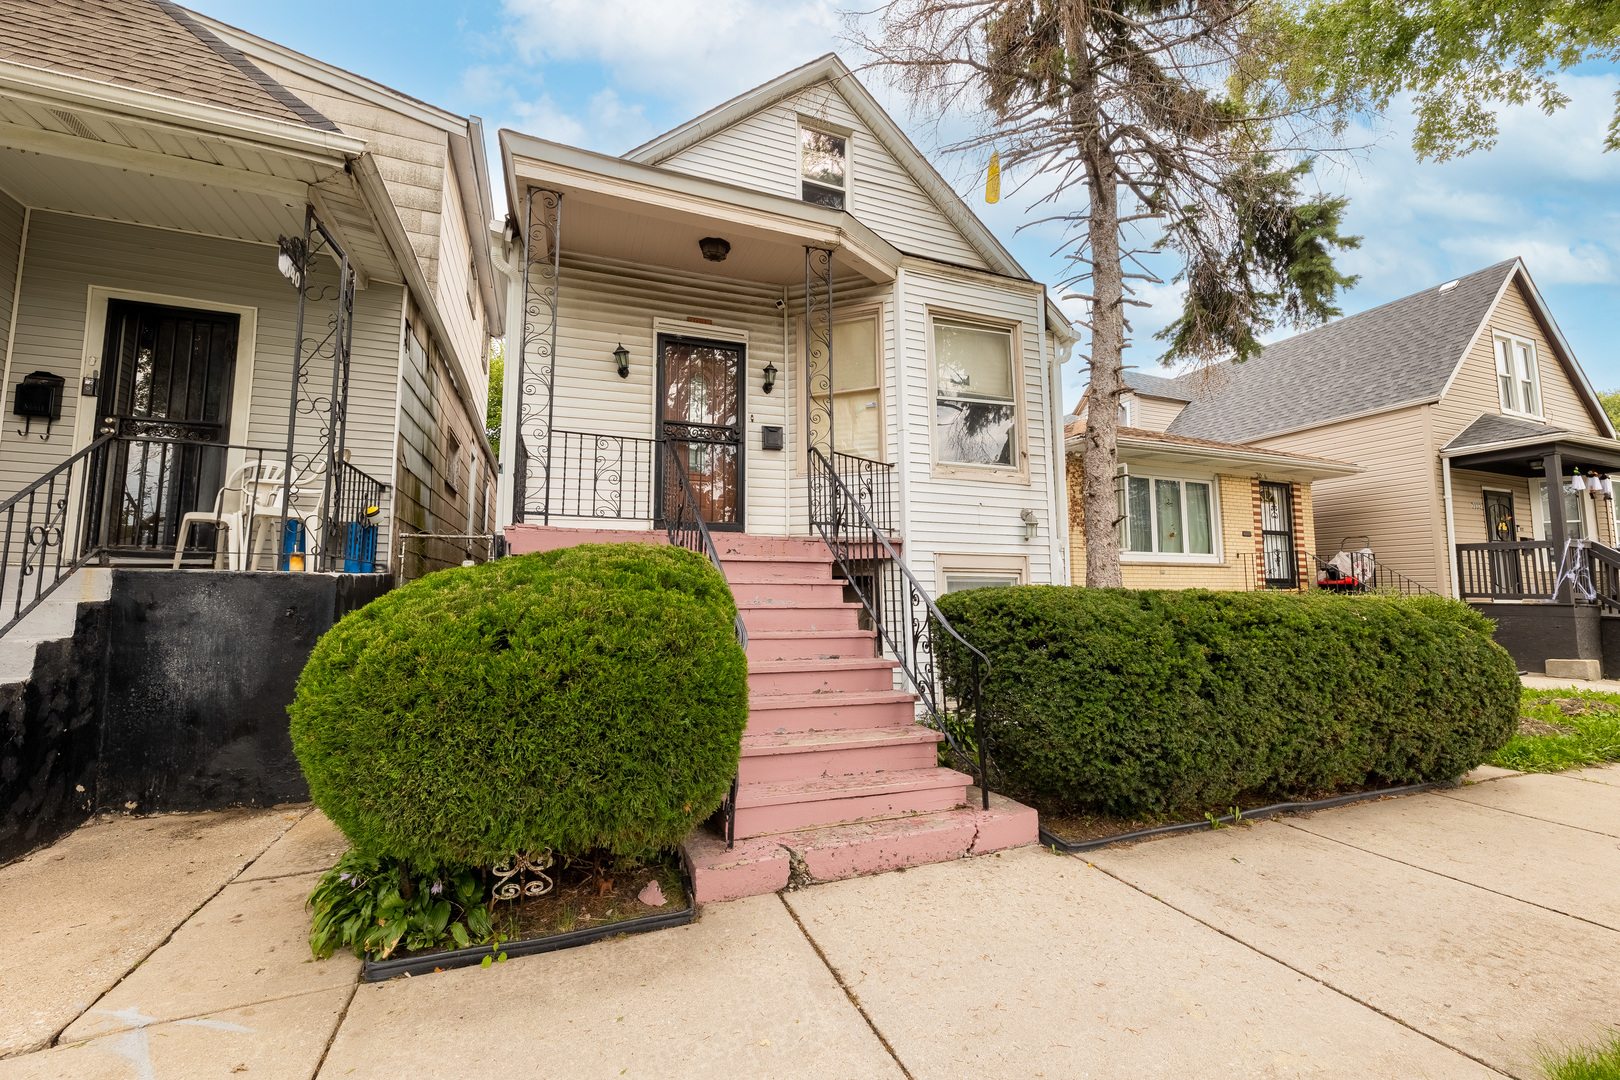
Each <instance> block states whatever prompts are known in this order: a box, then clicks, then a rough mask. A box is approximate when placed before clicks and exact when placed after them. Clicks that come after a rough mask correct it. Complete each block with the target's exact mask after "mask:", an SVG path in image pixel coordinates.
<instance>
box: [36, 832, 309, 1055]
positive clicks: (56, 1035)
mask: <svg viewBox="0 0 1620 1080" xmlns="http://www.w3.org/2000/svg"><path fill="white" fill-rule="evenodd" d="M313 809H314V807H313V806H309V807H306V808H305V809H304V810H302V811H300V812H299V814H298V816H297V817H295V818H293V820H292V821H291V822H289V823H288V825H287V827H286V828H285V829H282V830H281V831H280V832H279V833H277V834H276V835H275V836H273V837H271V838H270V840H269V841H268V842H267V843H266V844H265V845H264V847H262V848H260V849H259V850H258V852H257V853H256V854H255V855H254V856H253V858H251V859H249V860H248V861H247V862H245V863H243V864H242V865H241V866H240V867H238V868H237V870H236V873H234V874H232V875H231V876H230V877H228V878H226V879H225V881H224V882H223V883H221V884H220V886H219V888H217V889H215V890H214V891H213V892H211V893H209V894H208V895H207V896H205V897H203V898H202V899H201V900H200V901H198V902H197V906H196V907H194V908H192V909H191V910H190V911H188V912H186V917H185V918H183V919H181V920H180V921H179V922H177V923H175V924H174V925H173V926H171V927H169V932H168V933H167V934H164V935H163V940H162V941H160V942H158V943H157V944H156V945H153V946H152V947H151V948H150V949H148V950H146V952H144V953H142V954H141V956H140V958H139V959H137V960H136V961H135V962H134V963H133V964H131V965H129V967H127V968H125V969H124V973H123V974H122V975H120V976H118V978H116V979H114V980H113V981H112V985H111V986H109V987H107V989H105V990H103V991H102V992H101V993H99V994H97V995H96V998H95V1000H94V1001H92V1002H90V1003H89V1004H88V1005H86V1006H85V1007H84V1008H82V1009H80V1010H79V1011H78V1012H76V1013H74V1014H73V1015H72V1016H71V1017H69V1018H68V1021H67V1023H65V1024H63V1025H62V1026H61V1027H59V1028H57V1029H56V1030H55V1031H53V1032H51V1037H50V1039H49V1040H48V1041H46V1042H45V1043H44V1044H43V1045H42V1046H41V1047H40V1049H42V1050H48V1049H50V1048H51V1047H54V1046H56V1045H57V1042H58V1040H60V1039H61V1038H62V1032H64V1031H66V1030H67V1029H68V1028H70V1027H72V1026H73V1024H74V1023H75V1022H76V1021H77V1020H78V1019H79V1017H81V1016H83V1015H84V1014H85V1013H87V1012H89V1011H90V1010H91V1009H94V1008H95V1007H96V1005H97V1004H98V1003H99V1002H101V1000H102V999H104V998H105V997H106V996H107V995H108V994H110V993H112V992H113V991H114V990H116V989H118V988H119V986H121V985H123V982H124V980H125V979H127V978H129V977H130V976H131V975H133V974H134V973H135V970H136V969H137V968H139V967H140V966H141V965H142V964H144V963H146V962H147V961H148V960H150V959H152V957H153V955H154V954H155V953H156V952H157V951H158V950H159V949H161V948H163V946H165V945H167V944H168V943H169V942H171V941H173V940H174V935H175V934H177V933H179V932H180V928H181V927H182V926H184V925H186V923H188V922H190V921H191V920H192V919H194V918H196V917H197V912H199V911H201V910H202V909H203V908H205V907H207V906H208V904H209V902H211V901H212V900H213V899H214V898H215V897H217V896H218V895H219V894H220V893H222V892H224V891H225V889H226V888H227V887H228V886H231V885H234V884H236V879H237V878H239V877H241V876H242V875H243V874H244V873H246V872H247V868H248V867H250V866H252V865H253V864H254V863H256V862H258V861H259V860H260V859H262V858H264V853H265V852H267V851H269V850H270V848H271V846H272V845H273V844H275V842H276V841H277V840H280V839H281V838H282V837H283V836H286V835H287V834H288V833H289V832H291V831H292V828H293V826H295V825H297V824H298V823H299V822H300V821H303V820H304V818H306V817H308V816H309V814H310V811H311V810H313ZM289 996H290V997H297V996H298V995H296V994H292V995H289ZM203 1015H206V1014H203ZM176 1019H186V1018H185V1017H176Z"/></svg>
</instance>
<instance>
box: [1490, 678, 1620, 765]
mask: <svg viewBox="0 0 1620 1080" xmlns="http://www.w3.org/2000/svg"><path fill="white" fill-rule="evenodd" d="M1519 716H1520V719H1519V731H1518V733H1517V734H1515V735H1514V736H1513V738H1512V739H1510V740H1508V744H1507V745H1506V746H1504V747H1502V748H1501V749H1500V750H1498V751H1497V752H1496V753H1495V754H1493V755H1492V756H1491V759H1490V763H1491V764H1492V765H1496V766H1499V767H1501V768H1504V769H1517V770H1518V771H1520V772H1559V771H1561V770H1563V769H1578V768H1580V767H1581V766H1583V765H1600V764H1602V763H1604V762H1609V761H1620V694H1606V693H1603V692H1602V691H1599V690H1525V691H1524V696H1523V700H1522V702H1521V703H1520V707H1519Z"/></svg>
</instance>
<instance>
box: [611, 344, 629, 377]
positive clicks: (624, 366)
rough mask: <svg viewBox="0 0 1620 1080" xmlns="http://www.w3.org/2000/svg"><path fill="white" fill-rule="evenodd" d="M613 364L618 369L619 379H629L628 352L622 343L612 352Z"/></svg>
mask: <svg viewBox="0 0 1620 1080" xmlns="http://www.w3.org/2000/svg"><path fill="white" fill-rule="evenodd" d="M613 362H614V363H615V364H617V365H618V367H619V378H621V379H628V378H629V377H630V350H629V349H627V348H625V347H624V342H622V341H621V342H620V343H619V347H618V348H617V349H614V350H613Z"/></svg>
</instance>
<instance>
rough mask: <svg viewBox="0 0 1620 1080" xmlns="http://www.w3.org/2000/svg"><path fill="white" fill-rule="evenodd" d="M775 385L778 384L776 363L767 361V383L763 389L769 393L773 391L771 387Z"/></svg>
mask: <svg viewBox="0 0 1620 1080" xmlns="http://www.w3.org/2000/svg"><path fill="white" fill-rule="evenodd" d="M775 385H776V365H775V364H771V363H767V364H766V365H765V385H764V387H763V389H764V391H765V392H766V393H767V394H768V393H770V392H771V388H772V387H773V386H775Z"/></svg>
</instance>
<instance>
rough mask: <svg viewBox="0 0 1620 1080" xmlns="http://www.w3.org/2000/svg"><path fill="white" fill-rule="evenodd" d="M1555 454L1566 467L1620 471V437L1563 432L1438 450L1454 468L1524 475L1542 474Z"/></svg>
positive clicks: (1583, 469)
mask: <svg viewBox="0 0 1620 1080" xmlns="http://www.w3.org/2000/svg"><path fill="white" fill-rule="evenodd" d="M1555 454H1556V455H1557V456H1558V457H1559V459H1560V461H1561V462H1562V464H1563V468H1564V469H1565V470H1570V469H1580V470H1581V471H1582V472H1589V471H1596V472H1605V473H1608V472H1613V473H1620V440H1616V439H1605V438H1603V437H1602V436H1599V435H1590V436H1589V435H1576V434H1565V435H1559V436H1557V437H1553V438H1548V437H1542V438H1533V439H1518V440H1513V441H1509V442H1499V443H1491V444H1486V445H1482V446H1481V445H1475V446H1463V447H1449V446H1448V447H1446V448H1445V449H1443V450H1441V451H1440V456H1441V458H1443V459H1445V460H1448V461H1450V462H1451V467H1452V468H1453V469H1467V470H1470V471H1476V472H1489V473H1499V474H1501V475H1504V476H1527V477H1530V476H1537V477H1539V476H1544V475H1545V472H1546V460H1547V459H1548V458H1549V457H1552V456H1553V455H1555Z"/></svg>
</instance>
